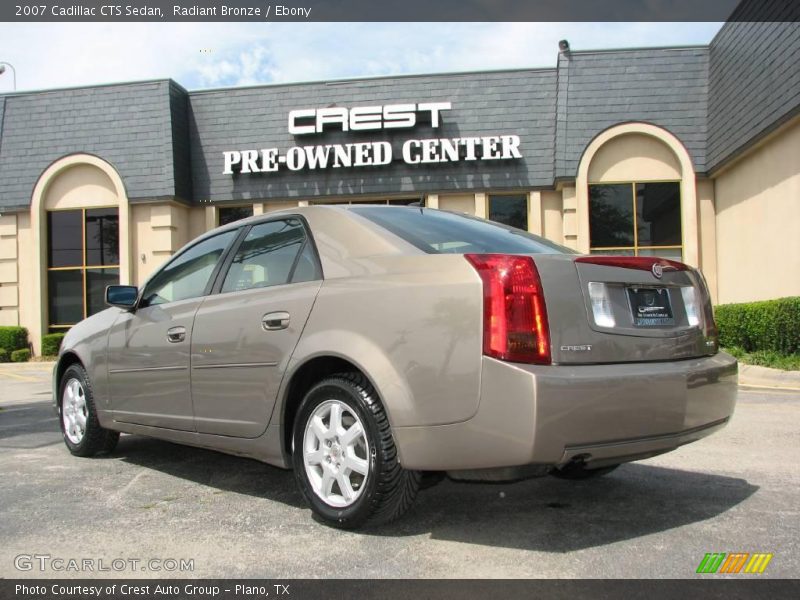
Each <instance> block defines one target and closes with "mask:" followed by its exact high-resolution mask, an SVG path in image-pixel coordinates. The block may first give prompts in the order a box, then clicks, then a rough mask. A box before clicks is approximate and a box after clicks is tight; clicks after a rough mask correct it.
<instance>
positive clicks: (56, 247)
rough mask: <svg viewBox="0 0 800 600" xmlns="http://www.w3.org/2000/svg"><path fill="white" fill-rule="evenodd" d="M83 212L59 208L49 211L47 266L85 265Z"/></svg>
mask: <svg viewBox="0 0 800 600" xmlns="http://www.w3.org/2000/svg"><path fill="white" fill-rule="evenodd" d="M82 220H83V212H82V211H80V210H58V211H52V212H48V213H47V266H49V267H79V266H82V265H83V241H82V240H83V222H82Z"/></svg>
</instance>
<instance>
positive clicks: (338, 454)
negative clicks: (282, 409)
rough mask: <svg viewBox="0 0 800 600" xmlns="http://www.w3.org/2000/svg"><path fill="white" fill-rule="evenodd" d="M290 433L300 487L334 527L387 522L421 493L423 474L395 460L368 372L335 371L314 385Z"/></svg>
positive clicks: (295, 470)
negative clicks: (364, 375)
mask: <svg viewBox="0 0 800 600" xmlns="http://www.w3.org/2000/svg"><path fill="white" fill-rule="evenodd" d="M292 439H293V449H294V450H293V453H292V462H293V466H294V472H295V478H296V480H297V484H298V486H299V488H300V491H301V492H302V494H303V496H304V497H305V498H306V500H307V501H308V503H309V504H310V505H311V509H312V510H313V511H314V514H315V515H317V517H319V518H320V519H321V520H322V521H324V522H325V523H327V524H329V525H332V526H334V527H340V528H343V529H353V528H356V527H360V526H362V525H364V524H367V523H369V524H370V525H379V524H384V523H388V522H390V521H393V520H395V519H397V518H399V517H400V516H402V515H403V514H404V513H405V512H406V511H407V510H408V509H409V507H410V506H411V504H412V503H413V502H414V499H415V498H416V495H417V491H418V490H419V486H420V474H419V473H418V472H416V471H407V470H405V469H403V468H402V467H401V466H400V463H399V462H398V461H397V448H396V447H395V445H394V440H393V438H392V433H391V429H390V427H389V421H388V419H387V417H386V412H385V410H384V408H383V406H382V405H381V403H380V401H379V399H378V397H377V394H376V393H375V390H374V389H373V387H372V385H370V383H369V381H367V379H366V378H365V377H363V376H362V375H359V374H355V373H344V374H340V375H334V376H332V377H329V378H327V379H325V380H323V381H321V382H320V383H318V384H317V385H315V386H314V387H313V388H312V389H311V390H310V391H309V392H308V394H306V397H305V398H304V399H303V402H302V404H301V405H300V409H299V411H298V414H297V418H296V420H295V423H294V432H293V438H292Z"/></svg>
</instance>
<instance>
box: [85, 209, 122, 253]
mask: <svg viewBox="0 0 800 600" xmlns="http://www.w3.org/2000/svg"><path fill="white" fill-rule="evenodd" d="M118 264H119V215H118V213H117V209H116V208H93V209H87V211H86V265H87V266H89V267H99V266H102V265H118Z"/></svg>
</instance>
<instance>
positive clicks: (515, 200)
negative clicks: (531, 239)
mask: <svg viewBox="0 0 800 600" xmlns="http://www.w3.org/2000/svg"><path fill="white" fill-rule="evenodd" d="M489 219H491V220H492V221H497V222H498V223H502V224H503V225H508V226H509V227H516V228H517V229H522V230H525V231H527V229H528V197H527V195H526V194H514V195H513V196H509V195H503V196H489Z"/></svg>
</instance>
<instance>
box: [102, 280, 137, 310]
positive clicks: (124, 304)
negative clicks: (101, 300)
mask: <svg viewBox="0 0 800 600" xmlns="http://www.w3.org/2000/svg"><path fill="white" fill-rule="evenodd" d="M138 296H139V288H137V287H136V286H135V285H109V286H108V287H106V304H108V305H109V306H116V307H118V308H124V309H125V310H130V309H132V308H133V307H134V306H136V298H137V297H138Z"/></svg>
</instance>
